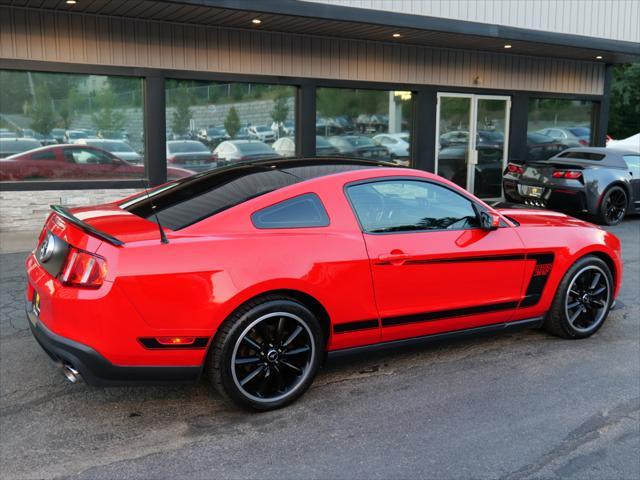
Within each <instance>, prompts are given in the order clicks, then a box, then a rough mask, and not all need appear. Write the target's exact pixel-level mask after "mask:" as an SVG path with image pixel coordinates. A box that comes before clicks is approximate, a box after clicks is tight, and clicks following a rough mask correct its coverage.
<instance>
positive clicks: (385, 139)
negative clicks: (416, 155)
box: [373, 132, 411, 165]
mask: <svg viewBox="0 0 640 480" xmlns="http://www.w3.org/2000/svg"><path fill="white" fill-rule="evenodd" d="M373 142H374V143H375V144H376V145H381V146H383V147H385V148H386V149H387V150H389V154H390V155H391V159H392V160H395V159H400V160H402V161H408V159H409V149H410V148H411V145H410V144H409V133H408V132H402V133H381V134H379V135H376V136H375V137H373ZM407 165H408V163H407Z"/></svg>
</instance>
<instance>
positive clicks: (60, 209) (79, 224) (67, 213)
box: [51, 205, 124, 247]
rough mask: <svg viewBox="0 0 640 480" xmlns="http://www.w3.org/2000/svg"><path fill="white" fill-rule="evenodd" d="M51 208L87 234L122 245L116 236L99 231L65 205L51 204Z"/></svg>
mask: <svg viewBox="0 0 640 480" xmlns="http://www.w3.org/2000/svg"><path fill="white" fill-rule="evenodd" d="M51 210H53V211H54V212H56V214H57V215H59V216H61V217H62V218H64V219H65V220H66V221H67V222H69V223H71V224H72V225H75V226H76V227H78V228H79V229H80V230H82V231H84V232H86V233H88V234H89V235H93V236H94V237H97V238H99V239H100V240H104V241H105V242H108V243H110V244H111V245H114V246H116V247H121V246H122V245H124V242H123V241H122V240H118V239H117V238H116V237H112V236H111V235H109V234H108V233H104V232H101V231H100V230H98V229H97V228H94V227H92V226H91V225H89V224H88V223H85V222H83V221H82V220H80V219H79V218H78V217H76V216H75V215H74V214H73V213H71V212H70V211H69V209H68V208H67V207H63V206H62V205H51Z"/></svg>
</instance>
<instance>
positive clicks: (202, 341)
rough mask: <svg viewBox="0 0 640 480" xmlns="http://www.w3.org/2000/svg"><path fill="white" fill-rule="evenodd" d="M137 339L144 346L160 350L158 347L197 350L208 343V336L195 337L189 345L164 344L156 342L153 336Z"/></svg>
mask: <svg viewBox="0 0 640 480" xmlns="http://www.w3.org/2000/svg"><path fill="white" fill-rule="evenodd" d="M138 341H139V342H140V343H141V344H142V345H143V346H144V347H145V348H149V349H152V350H160V349H164V350H174V349H180V350H186V349H192V350H199V349H203V348H205V347H206V346H207V343H209V337H196V340H195V341H194V342H193V343H191V344H189V345H186V344H185V345H164V344H162V343H160V342H158V340H156V339H155V338H153V337H142V338H139V339H138Z"/></svg>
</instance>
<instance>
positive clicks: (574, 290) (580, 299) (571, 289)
mask: <svg viewBox="0 0 640 480" xmlns="http://www.w3.org/2000/svg"><path fill="white" fill-rule="evenodd" d="M598 275H599V277H600V278H596V277H597V276H598ZM594 285H595V286H594ZM603 287H606V290H603V291H602V292H599V291H600V290H601V289H602V288H603ZM613 289H614V284H613V275H612V274H611V270H610V269H609V266H608V265H607V264H606V263H605V262H604V261H602V260H601V259H600V258H598V257H594V256H592V255H588V256H586V257H583V258H581V259H580V260H578V261H577V262H576V263H574V264H573V265H572V266H571V268H569V270H568V271H567V273H566V274H565V275H564V277H563V278H562V281H561V282H560V285H559V286H558V289H557V291H556V296H555V298H554V299H553V303H552V304H551V309H550V310H549V312H548V313H547V316H546V318H545V321H544V325H543V328H544V329H545V330H546V331H547V332H549V333H551V334H552V335H556V336H558V337H562V338H570V339H580V338H587V337H590V336H591V335H593V334H594V333H596V332H597V331H598V330H599V329H600V327H602V325H603V324H604V322H605V320H606V319H607V315H608V314H609V309H610V308H611V303H612V301H613ZM585 294H586V295H587V296H586V297H585ZM585 309H586V310H585Z"/></svg>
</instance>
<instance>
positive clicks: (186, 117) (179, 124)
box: [171, 85, 191, 135]
mask: <svg viewBox="0 0 640 480" xmlns="http://www.w3.org/2000/svg"><path fill="white" fill-rule="evenodd" d="M175 103H176V109H175V111H174V112H173V122H172V123H171V126H172V127H173V131H174V133H176V134H177V135H185V134H186V133H187V132H188V131H189V124H190V123H191V109H190V108H189V107H190V105H191V100H190V98H189V91H188V90H187V87H186V86H184V85H181V86H180V87H178V89H177V92H176V100H175Z"/></svg>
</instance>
